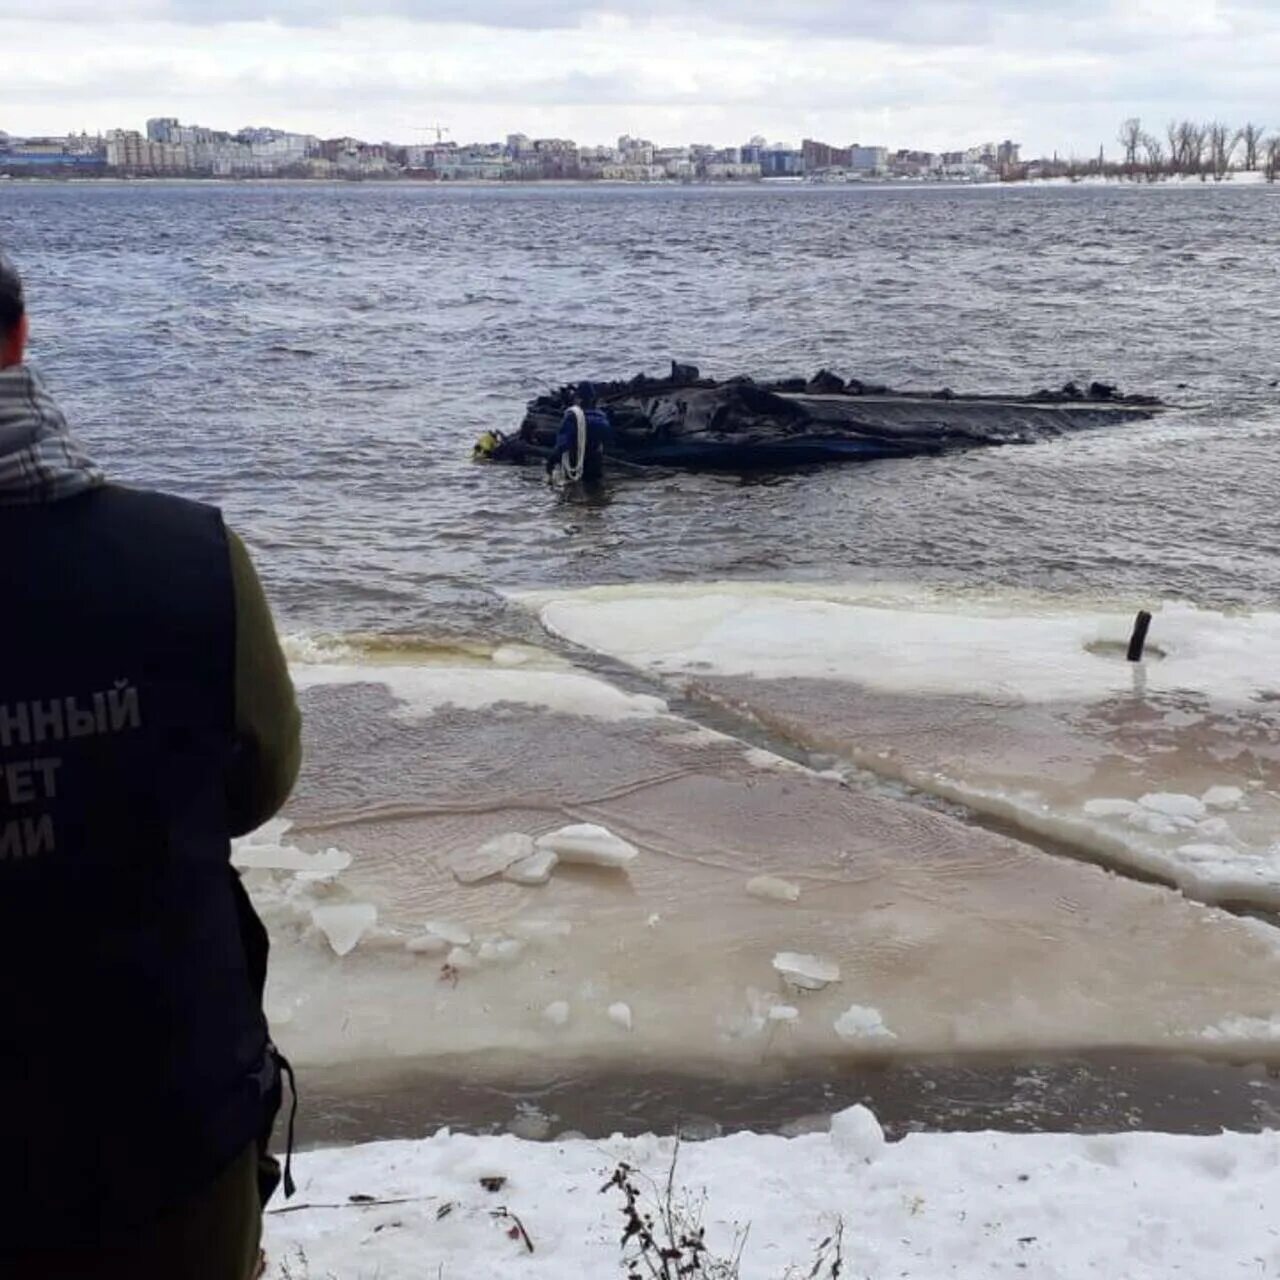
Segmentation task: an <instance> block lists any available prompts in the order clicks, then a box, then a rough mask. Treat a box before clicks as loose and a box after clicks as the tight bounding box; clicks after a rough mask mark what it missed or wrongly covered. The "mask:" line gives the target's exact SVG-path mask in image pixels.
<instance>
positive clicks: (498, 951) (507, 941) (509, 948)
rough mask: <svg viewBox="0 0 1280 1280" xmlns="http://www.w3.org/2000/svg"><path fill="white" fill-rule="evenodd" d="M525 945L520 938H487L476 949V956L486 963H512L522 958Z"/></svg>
mask: <svg viewBox="0 0 1280 1280" xmlns="http://www.w3.org/2000/svg"><path fill="white" fill-rule="evenodd" d="M525 945H526V944H525V943H524V942H523V941H522V940H521V939H519V938H486V939H485V940H484V941H483V942H482V943H481V944H480V946H479V947H478V948H477V949H476V957H477V959H479V960H480V961H481V962H482V963H484V964H495V963H497V964H510V963H511V962H512V961H513V960H518V959H519V958H520V956H521V955H522V954H523V952H524V949H525Z"/></svg>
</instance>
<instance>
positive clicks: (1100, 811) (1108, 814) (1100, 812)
mask: <svg viewBox="0 0 1280 1280" xmlns="http://www.w3.org/2000/svg"><path fill="white" fill-rule="evenodd" d="M1137 809H1138V805H1137V802H1136V801H1134V800H1111V799H1099V800H1086V801H1085V806H1084V811H1085V813H1087V814H1088V815H1089V817H1091V818H1126V817H1128V816H1129V814H1131V813H1136V812H1137Z"/></svg>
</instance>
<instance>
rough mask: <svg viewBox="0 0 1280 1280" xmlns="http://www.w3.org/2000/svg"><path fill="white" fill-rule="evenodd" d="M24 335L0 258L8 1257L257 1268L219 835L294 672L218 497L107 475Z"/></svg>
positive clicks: (44, 1266)
mask: <svg viewBox="0 0 1280 1280" xmlns="http://www.w3.org/2000/svg"><path fill="white" fill-rule="evenodd" d="M27 335H28V322H27V314H26V306H25V302H24V298H23V290H22V283H21V280H20V279H19V277H18V274H17V271H16V270H15V269H14V268H13V267H12V266H11V265H9V264H7V263H5V262H4V261H3V259H2V258H0V549H2V554H0V600H3V610H4V614H3V623H2V624H0V1275H3V1276H4V1277H5V1278H6V1280H28V1278H31V1280H34V1278H35V1277H42V1278H43V1277H54V1276H57V1277H67V1278H71V1277H75V1280H96V1278H98V1277H108V1276H109V1277H126V1276H127V1277H129V1278H130V1280H151V1278H152V1277H155V1278H157V1280H159V1278H160V1277H164V1278H165V1280H179V1278H181V1280H248V1277H250V1276H251V1275H252V1274H254V1272H255V1270H256V1269H257V1268H258V1266H259V1236H260V1233H261V1208H262V1203H263V1197H264V1196H265V1195H269V1194H270V1191H271V1190H272V1189H273V1188H274V1183H275V1181H276V1180H278V1176H279V1175H278V1166H275V1164H274V1161H272V1160H271V1158H270V1157H269V1156H268V1155H267V1154H266V1142H267V1139H268V1138H269V1135H270V1130H271V1125H272V1122H273V1120H274V1118H275V1113H276V1110H277V1109H278V1107H279V1105H280V1096H281V1085H280V1063H281V1062H282V1060H281V1059H280V1058H279V1055H278V1054H277V1053H276V1051H275V1049H274V1046H272V1044H271V1042H270V1040H269V1038H268V1033H267V1025H266V1020H265V1018H264V1016H263V1012H262V983H263V981H264V978H265V972H266V935H265V932H264V931H263V929H262V925H261V923H260V922H259V921H258V919H257V916H256V915H255V914H254V912H253V909H252V907H251V906H250V905H249V901H248V898H247V897H246V896H245V893H244V890H243V888H242V887H241V885H240V881H239V878H238V877H237V876H236V874H235V872H234V871H233V869H232V868H231V865H230V860H229V840H230V837H232V836H233V835H238V834H240V833H243V832H246V831H248V830H250V829H252V828H253V827H255V826H257V825H259V824H260V823H262V822H264V821H265V820H266V819H267V818H269V817H270V816H271V815H272V814H273V813H275V812H276V810H277V809H278V808H279V807H280V806H281V805H282V804H283V803H284V800H285V799H286V797H287V796H288V793H289V791H290V789H291V787H292V785H293V782H294V779H295V777H296V774H297V770H298V764H299V758H300V747H299V725H298V713H297V707H296V704H295V701H294V695H293V689H292V686H291V684H290V681H289V676H288V671H287V668H286V666H285V662H284V657H283V655H282V653H281V650H280V646H279V642H278V641H277V639H276V635H275V629H274V626H273V624H272V620H271V614H270V611H269V609H268V606H267V602H266V599H265V597H264V596H263V593H262V588H261V586H260V585H259V583H258V580H257V577H256V575H255V574H254V571H253V567H252V565H251V563H250V561H249V557H248V555H247V553H246V551H245V549H244V546H243V545H242V544H241V543H240V541H239V540H238V539H237V538H236V537H235V535H234V534H232V533H230V532H229V531H228V530H227V529H226V528H225V527H224V525H223V523H222V517H221V515H220V513H219V512H218V511H216V510H215V509H213V508H210V507H203V506H199V505H197V504H195V503H191V502H186V501H182V500H180V499H178V498H172V497H169V496H167V495H164V494H160V493H153V492H146V491H142V490H134V489H126V488H122V487H119V486H117V485H113V484H108V483H107V482H106V481H105V480H104V477H103V475H102V472H101V471H100V470H99V469H98V468H97V467H96V466H95V465H94V464H93V463H92V461H90V459H89V458H88V457H87V456H86V454H85V453H84V452H83V450H82V449H81V448H80V446H79V444H78V443H77V442H76V441H75V439H74V438H73V437H72V435H71V433H70V431H69V430H68V428H67V424H66V420H65V419H64V418H63V416H62V413H61V412H60V411H59V409H58V407H57V405H56V404H55V403H54V402H53V400H52V398H51V397H50V396H49V394H48V393H47V392H46V391H45V389H44V386H43V384H42V383H41V382H40V380H39V379H38V378H37V376H36V375H35V373H34V372H33V371H32V370H31V369H30V368H29V367H28V366H27V365H26V364H25V363H24V358H25V350H26V342H27ZM288 1181H289V1179H288V1175H287V1170H286V1184H287V1183H288Z"/></svg>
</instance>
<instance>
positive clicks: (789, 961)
mask: <svg viewBox="0 0 1280 1280" xmlns="http://www.w3.org/2000/svg"><path fill="white" fill-rule="evenodd" d="M773 967H774V968H775V969H776V970H777V971H778V972H779V973H780V974H781V975H782V979H783V981H784V982H786V983H787V984H788V985H789V986H792V987H797V988H799V989H800V990H801V991H821V990H822V988H823V987H825V986H827V985H828V984H829V983H832V982H839V981H840V966H839V965H838V964H836V962H835V961H834V960H824V959H823V958H822V957H821V956H808V955H801V954H799V953H798V952H795V951H779V952H778V954H777V955H776V956H774V957H773Z"/></svg>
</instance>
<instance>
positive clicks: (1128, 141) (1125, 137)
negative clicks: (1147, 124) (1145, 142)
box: [1117, 116, 1142, 173]
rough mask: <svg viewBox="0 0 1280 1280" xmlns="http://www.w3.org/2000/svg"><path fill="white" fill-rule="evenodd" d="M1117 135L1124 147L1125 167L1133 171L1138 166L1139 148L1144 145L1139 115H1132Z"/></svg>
mask: <svg viewBox="0 0 1280 1280" xmlns="http://www.w3.org/2000/svg"><path fill="white" fill-rule="evenodd" d="M1117 136H1118V140H1119V142H1120V145H1121V146H1122V147H1123V148H1124V163H1125V168H1126V169H1128V170H1129V172H1130V173H1132V172H1133V171H1134V170H1135V169H1136V168H1137V167H1138V148H1139V147H1140V146H1141V145H1142V121H1141V120H1139V119H1138V117H1137V116H1130V117H1129V119H1128V120H1126V121H1125V122H1124V124H1122V125H1121V126H1120V133H1119V134H1118V135H1117Z"/></svg>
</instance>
